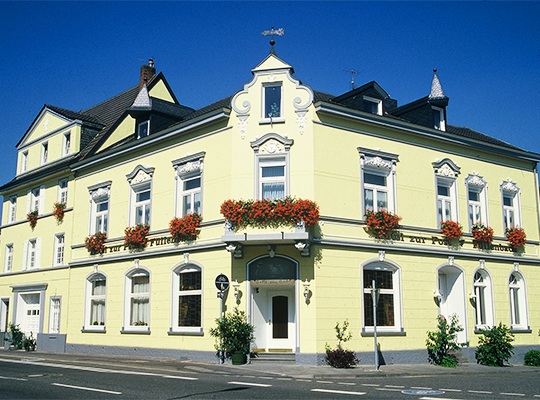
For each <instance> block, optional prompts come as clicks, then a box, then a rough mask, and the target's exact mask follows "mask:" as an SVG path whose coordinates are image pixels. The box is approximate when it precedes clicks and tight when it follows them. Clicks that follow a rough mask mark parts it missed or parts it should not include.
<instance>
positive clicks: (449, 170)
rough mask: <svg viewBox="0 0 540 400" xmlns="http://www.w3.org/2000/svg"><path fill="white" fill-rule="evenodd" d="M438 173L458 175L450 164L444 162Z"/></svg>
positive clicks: (450, 175) (448, 175)
mask: <svg viewBox="0 0 540 400" xmlns="http://www.w3.org/2000/svg"><path fill="white" fill-rule="evenodd" d="M437 174H439V175H442V176H447V177H449V178H455V176H456V173H455V172H454V171H453V170H452V168H450V167H449V166H448V164H444V165H443V166H442V167H441V168H439V169H437Z"/></svg>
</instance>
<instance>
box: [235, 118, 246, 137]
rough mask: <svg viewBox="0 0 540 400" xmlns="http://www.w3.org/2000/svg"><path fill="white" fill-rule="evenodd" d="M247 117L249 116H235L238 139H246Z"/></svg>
mask: <svg viewBox="0 0 540 400" xmlns="http://www.w3.org/2000/svg"><path fill="white" fill-rule="evenodd" d="M248 116H249V114H245V115H237V117H238V119H239V121H238V129H239V130H240V137H241V138H242V139H245V138H246V131H247V126H248V124H249V122H248V121H247V117H248Z"/></svg>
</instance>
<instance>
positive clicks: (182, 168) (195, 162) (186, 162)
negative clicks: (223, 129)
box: [172, 151, 206, 176]
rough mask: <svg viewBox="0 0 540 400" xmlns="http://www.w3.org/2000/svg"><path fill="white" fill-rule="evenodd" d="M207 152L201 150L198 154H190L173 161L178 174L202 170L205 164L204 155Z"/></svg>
mask: <svg viewBox="0 0 540 400" xmlns="http://www.w3.org/2000/svg"><path fill="white" fill-rule="evenodd" d="M205 154H206V152H204V151H201V152H200V153H197V154H192V155H188V156H186V157H182V158H179V159H177V160H174V161H172V165H173V168H174V169H175V171H176V174H177V175H179V176H181V175H187V174H191V173H195V172H202V171H203V166H204V155H205Z"/></svg>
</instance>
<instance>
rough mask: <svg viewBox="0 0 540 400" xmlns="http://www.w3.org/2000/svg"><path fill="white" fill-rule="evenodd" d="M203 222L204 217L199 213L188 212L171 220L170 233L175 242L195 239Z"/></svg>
mask: <svg viewBox="0 0 540 400" xmlns="http://www.w3.org/2000/svg"><path fill="white" fill-rule="evenodd" d="M201 222H202V217H201V215H200V214H198V213H191V214H186V215H184V216H183V217H182V218H173V219H172V220H171V222H169V233H170V234H171V236H172V238H173V241H174V242H175V243H177V242H186V241H188V240H194V239H196V238H197V236H198V235H199V233H200V230H199V228H200V227H201Z"/></svg>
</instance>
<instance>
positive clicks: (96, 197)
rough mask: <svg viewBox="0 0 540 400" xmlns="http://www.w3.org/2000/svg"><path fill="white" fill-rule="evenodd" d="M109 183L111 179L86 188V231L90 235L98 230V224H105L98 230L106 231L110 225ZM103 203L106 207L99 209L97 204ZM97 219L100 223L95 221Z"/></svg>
mask: <svg viewBox="0 0 540 400" xmlns="http://www.w3.org/2000/svg"><path fill="white" fill-rule="evenodd" d="M111 183H112V182H111V181H107V182H103V183H99V184H97V185H94V186H90V187H89V188H88V192H89V193H90V213H89V214H90V221H89V224H88V233H89V234H90V235H94V234H96V233H97V232H98V230H97V228H98V225H101V226H105V229H103V230H99V232H103V233H108V230H109V226H110V208H111ZM104 203H107V209H106V210H104V211H99V210H98V206H99V205H101V204H104ZM98 219H99V220H100V224H98V223H97V221H98Z"/></svg>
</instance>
